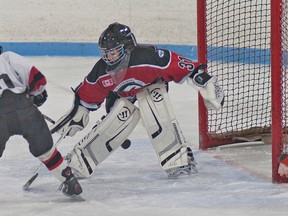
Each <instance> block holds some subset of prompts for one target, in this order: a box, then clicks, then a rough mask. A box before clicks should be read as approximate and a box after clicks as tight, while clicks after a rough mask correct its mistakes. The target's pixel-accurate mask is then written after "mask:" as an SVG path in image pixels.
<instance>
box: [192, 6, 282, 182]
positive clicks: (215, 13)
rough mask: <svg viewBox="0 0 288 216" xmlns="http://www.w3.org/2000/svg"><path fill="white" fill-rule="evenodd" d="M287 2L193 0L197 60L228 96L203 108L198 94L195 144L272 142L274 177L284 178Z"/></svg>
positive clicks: (274, 178) (203, 146) (279, 180)
mask: <svg viewBox="0 0 288 216" xmlns="http://www.w3.org/2000/svg"><path fill="white" fill-rule="evenodd" d="M272 2H273V3H272ZM287 5H288V0H273V1H272V0H257V1H255V0H243V1H239V0H223V1H219V0H197V28H198V32H197V40H198V60H199V61H200V62H201V63H206V64H207V65H208V72H209V73H211V74H212V75H216V76H217V77H218V80H219V83H220V85H221V86H222V87H223V90H224V93H225V95H226V97H225V104H224V107H223V109H222V110H221V111H218V112H216V111H210V110H206V108H205V106H204V103H203V101H202V99H201V97H199V107H198V108H199V147H200V149H208V148H212V147H216V146H220V145H226V144H232V143H235V142H239V141H245V140H246V141H247V140H248V141H256V140H257V141H258V140H262V141H263V142H265V143H270V144H271V143H273V144H272V147H271V149H272V181H273V182H283V181H285V180H284V179H282V178H280V177H279V175H278V174H277V169H278V156H279V154H280V153H281V152H282V151H283V150H284V151H285V143H287V142H286V141H285V133H286V130H285V128H286V121H287V123H288V119H287V118H288V113H287V110H286V107H287V108H288V100H287V99H288V98H287V96H286V94H288V92H287V91H288V86H286V85H288V83H287V82H288V77H287V76H288V75H287V72H288V71H287V65H288V60H287V41H288V37H287V27H288V26H287V22H288V17H287V7H288V6H287ZM286 79H287V80H286ZM286 101H287V102H286ZM286 103H287V104H286ZM287 149H288V148H287ZM287 151H288V150H287Z"/></svg>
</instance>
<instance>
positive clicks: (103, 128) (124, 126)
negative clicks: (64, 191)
mask: <svg viewBox="0 0 288 216" xmlns="http://www.w3.org/2000/svg"><path fill="white" fill-rule="evenodd" d="M136 96H137V99H138V104H139V109H140V112H139V109H138V108H137V107H136V106H135V105H133V104H132V103H131V102H129V101H128V100H127V99H124V98H120V99H118V100H117V102H116V103H115V105H114V106H113V108H112V110H111V111H110V113H109V114H108V115H107V116H106V117H105V118H104V120H103V121H101V122H100V123H98V124H97V125H96V126H95V127H94V128H93V129H92V130H91V132H90V133H88V134H87V135H86V136H85V137H84V138H83V139H82V140H81V141H79V142H78V143H77V144H76V145H75V147H74V149H73V151H72V152H71V153H69V154H68V155H67V157H66V158H67V161H68V164H69V166H70V167H72V168H74V169H75V170H77V171H78V172H79V173H80V174H81V175H83V176H85V177H90V176H91V175H92V174H93V173H94V171H95V169H96V166H97V165H98V164H100V163H101V162H102V161H103V160H105V159H106V158H107V157H108V156H109V155H110V154H112V153H113V152H114V151H115V150H116V149H117V148H118V147H119V146H120V145H121V144H122V143H123V142H124V141H125V140H126V138H127V137H128V136H129V135H130V133H131V132H132V130H133V129H134V128H135V126H136V125H137V123H138V121H139V119H140V113H141V118H142V121H143V123H144V126H145V128H146V130H147V132H148V134H149V137H150V139H151V142H152V144H153V146H154V149H155V151H156V153H157V155H158V158H159V162H160V165H161V167H162V168H163V169H164V170H165V171H166V172H167V173H168V176H169V177H176V176H178V175H180V174H190V173H192V172H197V170H196V166H195V165H196V162H195V160H194V157H193V153H192V151H191V149H190V148H189V147H187V146H186V145H185V144H186V141H185V139H184V137H183V134H182V131H181V130H180V128H179V125H178V122H177V120H176V117H175V115H174V113H173V110H172V107H171V104H170V100H169V97H168V94H167V91H166V87H165V85H164V84H153V85H150V86H148V87H146V88H144V89H143V90H141V91H140V92H139V93H138V94H137V95H136Z"/></svg>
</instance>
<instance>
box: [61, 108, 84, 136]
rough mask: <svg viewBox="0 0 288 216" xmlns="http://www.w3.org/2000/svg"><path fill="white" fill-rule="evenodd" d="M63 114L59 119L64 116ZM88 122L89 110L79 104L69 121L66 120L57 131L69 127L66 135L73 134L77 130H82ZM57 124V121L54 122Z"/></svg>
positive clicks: (62, 130)
mask: <svg viewBox="0 0 288 216" xmlns="http://www.w3.org/2000/svg"><path fill="white" fill-rule="evenodd" d="M65 117H66V115H64V116H63V117H62V118H60V120H59V121H61V119H63V118H65ZM88 122H89V110H88V109H86V108H85V107H83V106H81V105H79V107H78V110H77V112H76V114H75V115H74V116H73V117H72V119H71V120H70V121H68V122H67V123H66V124H65V125H64V126H63V127H62V128H61V129H60V130H59V131H57V132H58V133H60V134H62V133H63V132H64V131H66V129H67V128H70V130H69V132H68V133H67V135H68V136H74V135H75V134H76V133H77V132H78V131H81V130H83V129H84V128H85V127H86V126H87V124H88ZM56 124H57V122H56Z"/></svg>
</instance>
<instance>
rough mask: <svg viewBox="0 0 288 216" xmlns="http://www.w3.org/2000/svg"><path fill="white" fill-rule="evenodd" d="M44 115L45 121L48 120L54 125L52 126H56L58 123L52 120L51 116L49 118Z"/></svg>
mask: <svg viewBox="0 0 288 216" xmlns="http://www.w3.org/2000/svg"><path fill="white" fill-rule="evenodd" d="M42 115H43V117H44V119H46V120H47V121H49V122H50V123H52V124H55V123H56V122H55V121H54V120H53V119H51V118H50V117H49V116H47V115H45V114H42Z"/></svg>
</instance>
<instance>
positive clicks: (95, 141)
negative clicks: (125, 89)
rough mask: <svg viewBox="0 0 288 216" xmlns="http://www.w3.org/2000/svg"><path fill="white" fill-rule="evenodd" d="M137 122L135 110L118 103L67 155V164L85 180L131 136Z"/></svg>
mask: <svg viewBox="0 0 288 216" xmlns="http://www.w3.org/2000/svg"><path fill="white" fill-rule="evenodd" d="M139 119H140V113H139V110H138V108H137V107H136V106H134V105H133V104H132V103H131V102H129V101H128V100H127V99H125V98H120V99H118V100H117V102H116V103H115V105H114V106H113V108H112V110H111V111H110V113H109V114H108V115H107V116H106V117H105V118H104V119H103V121H101V122H100V123H98V124H97V125H96V126H95V127H93V129H92V130H91V131H90V133H88V134H87V135H86V136H85V137H84V138H83V139H82V140H80V141H79V142H78V143H77V144H76V145H75V147H74V149H73V151H72V152H71V153H69V154H68V155H67V159H68V164H69V166H70V167H72V168H74V169H76V170H77V171H78V172H79V173H80V174H82V175H83V176H85V177H90V176H91V175H92V174H93V172H94V171H95V169H96V166H97V165H98V164H100V163H101V162H102V161H103V160H105V159H106V158H107V157H108V156H109V155H111V154H112V153H113V152H114V151H115V150H116V149H117V148H118V147H119V146H120V145H121V144H122V143H123V142H124V141H125V140H126V138H127V137H128V136H129V135H130V133H131V132H132V130H133V129H134V128H135V126H136V125H137V123H138V121H139Z"/></svg>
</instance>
